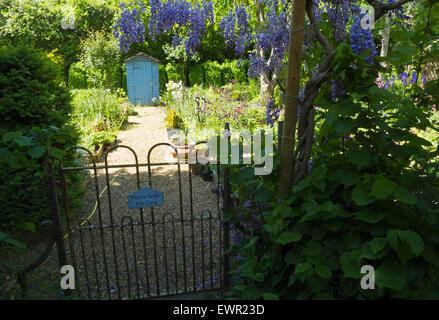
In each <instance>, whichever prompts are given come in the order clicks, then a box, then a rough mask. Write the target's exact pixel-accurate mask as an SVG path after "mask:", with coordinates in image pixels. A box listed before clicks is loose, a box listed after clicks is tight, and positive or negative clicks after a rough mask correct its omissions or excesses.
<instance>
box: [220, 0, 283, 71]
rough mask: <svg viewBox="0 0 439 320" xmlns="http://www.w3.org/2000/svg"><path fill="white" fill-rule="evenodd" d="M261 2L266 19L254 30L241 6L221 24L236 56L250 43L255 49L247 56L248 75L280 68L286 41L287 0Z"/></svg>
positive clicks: (244, 9) (264, 0)
mask: <svg viewBox="0 0 439 320" xmlns="http://www.w3.org/2000/svg"><path fill="white" fill-rule="evenodd" d="M261 3H262V4H263V5H265V6H266V11H265V21H264V22H263V23H261V24H260V25H259V26H258V27H257V28H256V29H255V30H250V25H249V22H248V21H249V20H250V18H251V17H250V14H249V13H248V11H247V9H246V8H245V7H243V6H237V7H236V8H235V9H233V10H231V11H230V12H229V13H228V14H227V15H226V16H225V17H224V18H223V19H222V20H221V23H220V28H221V30H222V31H223V35H224V38H225V40H226V43H227V44H228V45H231V46H232V45H233V46H234V47H235V53H236V55H237V56H241V57H243V56H244V55H245V50H246V49H247V48H248V47H250V46H251V45H252V44H253V46H254V51H253V52H251V53H250V55H249V60H250V66H249V71H248V73H249V76H250V77H258V76H259V75H260V74H261V73H262V72H278V71H279V70H281V69H282V68H283V59H284V57H285V53H286V50H287V47H288V42H289V19H288V12H289V10H288V9H287V8H288V6H289V2H288V1H286V0H263V1H261ZM261 52H262V53H263V54H261ZM266 56H267V57H266ZM268 56H269V57H268Z"/></svg>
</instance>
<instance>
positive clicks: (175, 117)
mask: <svg viewBox="0 0 439 320" xmlns="http://www.w3.org/2000/svg"><path fill="white" fill-rule="evenodd" d="M165 125H166V127H167V128H175V129H182V128H183V119H181V117H180V115H179V114H178V112H177V111H175V110H174V109H171V110H169V112H168V114H167V115H166V118H165Z"/></svg>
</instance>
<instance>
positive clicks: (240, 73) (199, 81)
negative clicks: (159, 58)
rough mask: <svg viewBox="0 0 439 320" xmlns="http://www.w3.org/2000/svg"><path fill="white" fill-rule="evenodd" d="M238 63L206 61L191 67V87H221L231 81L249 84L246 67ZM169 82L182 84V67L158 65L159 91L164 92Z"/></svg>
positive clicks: (169, 64)
mask: <svg viewBox="0 0 439 320" xmlns="http://www.w3.org/2000/svg"><path fill="white" fill-rule="evenodd" d="M237 63H238V61H237V60H233V61H226V62H224V63H222V64H220V63H218V62H217V61H207V62H205V63H203V64H196V65H191V66H190V67H189V77H190V82H191V85H195V84H196V85H206V86H215V87H221V86H224V85H226V84H227V83H229V82H230V81H232V80H236V81H238V82H241V83H246V82H249V78H248V76H247V68H246V65H245V64H243V65H242V66H240V67H238V66H237ZM169 81H174V82H179V81H182V82H184V75H183V66H182V65H179V64H174V63H168V64H166V65H160V90H161V91H163V90H166V83H168V82H169Z"/></svg>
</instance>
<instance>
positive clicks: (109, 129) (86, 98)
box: [72, 89, 133, 149]
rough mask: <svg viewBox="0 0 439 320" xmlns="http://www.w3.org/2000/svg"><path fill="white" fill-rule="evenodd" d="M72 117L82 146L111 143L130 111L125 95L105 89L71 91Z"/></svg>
mask: <svg viewBox="0 0 439 320" xmlns="http://www.w3.org/2000/svg"><path fill="white" fill-rule="evenodd" d="M72 94H73V109H74V110H73V120H72V124H74V125H76V126H77V128H78V129H79V131H80V132H81V136H82V139H83V141H82V142H83V144H84V145H85V147H86V148H90V149H92V148H95V147H98V146H100V145H102V144H103V143H113V142H114V140H115V138H116V135H117V132H118V131H119V130H120V129H121V127H122V125H123V124H124V123H125V122H126V120H127V119H128V115H129V114H130V113H131V112H132V111H133V106H132V105H131V103H130V102H129V101H128V100H127V99H126V98H121V97H118V96H117V94H114V93H112V92H111V91H110V90H109V89H107V90H103V89H88V90H73V91H72Z"/></svg>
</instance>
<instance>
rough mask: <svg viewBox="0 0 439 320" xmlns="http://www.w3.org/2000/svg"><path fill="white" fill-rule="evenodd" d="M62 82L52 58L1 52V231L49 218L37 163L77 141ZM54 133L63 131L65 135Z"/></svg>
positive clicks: (25, 51) (21, 51)
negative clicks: (48, 153) (51, 148)
mask: <svg viewBox="0 0 439 320" xmlns="http://www.w3.org/2000/svg"><path fill="white" fill-rule="evenodd" d="M61 78H62V76H61V72H60V70H59V69H58V65H57V64H56V59H55V58H54V56H53V54H49V55H47V54H45V53H43V52H42V51H39V50H36V49H33V48H30V47H23V46H22V47H7V48H2V49H0V86H1V88H2V89H1V91H0V117H1V120H0V122H1V124H0V128H1V129H0V137H1V138H2V140H1V141H0V162H1V164H2V165H1V169H0V179H2V181H3V182H2V184H1V186H0V203H1V208H0V212H1V213H2V214H1V215H0V228H1V229H3V230H8V231H10V230H16V229H17V228H19V227H20V225H22V224H23V223H25V222H27V223H37V222H41V221H42V220H44V219H47V218H48V216H49V210H48V204H47V200H46V199H47V197H46V195H45V190H46V188H45V186H44V183H43V177H44V171H43V167H42V164H41V162H40V161H39V160H37V159H38V158H40V157H41V156H42V155H43V154H44V153H45V151H46V150H47V149H48V147H49V146H50V147H52V146H53V147H56V148H58V149H64V148H66V147H67V146H70V145H72V144H75V143H76V142H77V140H78V139H77V137H78V134H77V132H75V130H73V129H71V128H70V127H69V125H68V122H69V121H70V113H71V110H72V109H71V96H70V93H69V92H68V91H67V89H66V88H65V87H63V86H61V85H60V81H61ZM56 127H62V128H63V130H62V132H63V133H62V134H61V133H59V132H58V131H57V130H55V129H54V128H56ZM54 130H55V131H56V132H55V131H54ZM54 150H55V153H56V150H57V149H54ZM58 151H59V150H58Z"/></svg>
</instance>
